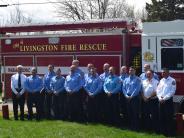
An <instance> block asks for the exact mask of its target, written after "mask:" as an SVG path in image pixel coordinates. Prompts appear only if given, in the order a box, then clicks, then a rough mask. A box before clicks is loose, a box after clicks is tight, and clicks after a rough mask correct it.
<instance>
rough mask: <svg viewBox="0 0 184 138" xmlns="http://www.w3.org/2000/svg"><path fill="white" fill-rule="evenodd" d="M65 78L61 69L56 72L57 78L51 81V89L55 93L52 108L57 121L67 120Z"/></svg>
mask: <svg viewBox="0 0 184 138" xmlns="http://www.w3.org/2000/svg"><path fill="white" fill-rule="evenodd" d="M64 84H65V78H64V77H63V76H62V75H61V69H60V68H58V69H57V70H56V76H54V77H53V78H52V79H51V82H50V85H51V86H50V87H51V90H52V93H53V96H52V106H53V111H54V118H55V119H65V117H66V116H65V115H66V114H65V105H66V91H65V88H64Z"/></svg>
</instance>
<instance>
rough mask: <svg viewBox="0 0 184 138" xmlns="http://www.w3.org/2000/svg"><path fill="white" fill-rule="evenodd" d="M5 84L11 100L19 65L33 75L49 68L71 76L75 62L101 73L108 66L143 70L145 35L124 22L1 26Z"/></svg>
mask: <svg viewBox="0 0 184 138" xmlns="http://www.w3.org/2000/svg"><path fill="white" fill-rule="evenodd" d="M0 34H1V35H0V52H1V60H0V61H1V82H2V84H3V93H4V94H5V95H4V96H5V98H10V97H11V89H10V78H11V75H12V74H14V73H15V72H16V66H17V65H19V64H21V65H23V66H24V73H25V74H27V75H29V74H30V69H31V67H32V66H36V67H37V69H38V73H39V74H44V73H46V72H47V65H48V64H53V65H55V68H58V67H60V68H61V70H62V74H67V73H68V71H69V66H70V65H71V62H72V60H73V59H78V60H79V61H80V67H81V68H82V69H83V70H84V72H86V65H87V64H88V63H93V64H94V65H95V66H96V67H97V69H98V72H99V73H101V72H102V71H103V70H102V66H103V64H104V63H106V62H107V63H109V64H110V65H112V66H115V67H116V68H117V74H119V69H120V67H121V65H128V66H130V65H133V66H136V67H137V69H138V70H141V34H140V33H138V32H137V31H135V26H134V25H133V24H132V23H131V24H129V23H128V22H126V21H122V20H115V21H113V20H106V21H93V22H74V23H62V24H42V25H40V24H37V25H24V26H6V27H0Z"/></svg>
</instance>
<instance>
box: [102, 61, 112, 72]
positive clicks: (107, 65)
mask: <svg viewBox="0 0 184 138" xmlns="http://www.w3.org/2000/svg"><path fill="white" fill-rule="evenodd" d="M109 67H110V65H109V63H105V64H104V65H103V70H104V72H108V71H109Z"/></svg>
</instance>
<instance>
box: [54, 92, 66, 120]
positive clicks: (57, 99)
mask: <svg viewBox="0 0 184 138" xmlns="http://www.w3.org/2000/svg"><path fill="white" fill-rule="evenodd" d="M52 106H53V111H54V118H55V119H65V118H66V92H60V93H59V94H58V95H55V94H53V96H52Z"/></svg>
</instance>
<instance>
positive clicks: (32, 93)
mask: <svg viewBox="0 0 184 138" xmlns="http://www.w3.org/2000/svg"><path fill="white" fill-rule="evenodd" d="M31 73H32V75H30V76H29V77H28V78H27V79H26V83H25V87H26V91H27V92H28V95H27V108H28V120H32V119H33V109H32V108H33V104H35V107H36V120H40V117H41V116H40V115H41V113H40V90H41V89H42V87H43V86H42V85H43V82H42V79H41V78H40V76H38V75H37V69H36V68H35V67H33V68H32V69H31Z"/></svg>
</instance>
